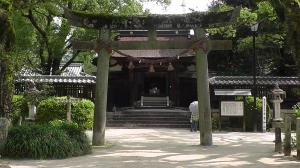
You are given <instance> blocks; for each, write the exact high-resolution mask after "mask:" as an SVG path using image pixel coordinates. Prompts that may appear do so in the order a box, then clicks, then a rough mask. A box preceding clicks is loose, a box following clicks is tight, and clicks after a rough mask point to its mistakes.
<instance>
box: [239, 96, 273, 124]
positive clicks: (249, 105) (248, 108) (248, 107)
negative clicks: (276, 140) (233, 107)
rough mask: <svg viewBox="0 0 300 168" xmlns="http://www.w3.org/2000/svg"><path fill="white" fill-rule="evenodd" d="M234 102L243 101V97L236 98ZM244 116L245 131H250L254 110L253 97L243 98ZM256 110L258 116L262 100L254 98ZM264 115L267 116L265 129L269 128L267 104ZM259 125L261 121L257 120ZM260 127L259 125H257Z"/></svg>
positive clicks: (269, 118) (269, 119)
mask: <svg viewBox="0 0 300 168" xmlns="http://www.w3.org/2000/svg"><path fill="white" fill-rule="evenodd" d="M236 100H243V97H237V99H236ZM244 107H245V108H244V115H245V117H246V129H247V130H251V128H252V123H253V121H252V115H253V110H254V97H252V96H247V97H245V104H244ZM256 109H257V111H258V114H257V115H259V112H261V111H262V99H261V98H259V97H257V98H256ZM266 115H267V128H268V127H270V126H271V116H270V115H271V113H270V106H269V105H268V104H267V112H266ZM259 122H260V123H261V122H262V121H261V120H259V121H258V123H259ZM259 125H261V124H259Z"/></svg>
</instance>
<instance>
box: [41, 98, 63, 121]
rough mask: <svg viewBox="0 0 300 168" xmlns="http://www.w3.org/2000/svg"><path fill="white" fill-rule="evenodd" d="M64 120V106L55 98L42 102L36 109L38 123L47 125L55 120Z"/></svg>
mask: <svg viewBox="0 0 300 168" xmlns="http://www.w3.org/2000/svg"><path fill="white" fill-rule="evenodd" d="M65 118H66V105H65V103H63V102H62V101H59V100H58V99H56V98H55V97H50V98H48V99H45V100H42V101H41V102H40V104H39V105H38V107H37V113H36V121H37V122H38V123H48V122H49V121H53V120H56V119H60V120H63V119H65Z"/></svg>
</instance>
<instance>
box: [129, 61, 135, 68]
mask: <svg viewBox="0 0 300 168" xmlns="http://www.w3.org/2000/svg"><path fill="white" fill-rule="evenodd" d="M134 68H135V66H134V65H133V62H132V61H130V62H129V64H128V69H129V70H133V69H134Z"/></svg>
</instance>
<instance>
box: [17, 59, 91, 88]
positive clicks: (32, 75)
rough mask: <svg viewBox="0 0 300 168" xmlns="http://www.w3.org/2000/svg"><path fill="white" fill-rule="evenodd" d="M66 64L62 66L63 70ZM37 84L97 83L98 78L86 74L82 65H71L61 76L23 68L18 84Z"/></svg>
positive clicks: (18, 77)
mask: <svg viewBox="0 0 300 168" xmlns="http://www.w3.org/2000/svg"><path fill="white" fill-rule="evenodd" d="M63 66H64V64H60V68H62V67H63ZM28 81H33V82H35V83H96V77H95V76H92V75H89V74H87V73H85V72H84V70H83V64H82V63H71V64H70V65H69V66H68V67H67V68H66V69H65V70H64V71H63V72H62V73H61V75H42V74H40V73H37V72H35V71H34V70H33V69H30V68H23V69H22V70H21V72H20V73H19V74H18V75H17V77H16V82H28Z"/></svg>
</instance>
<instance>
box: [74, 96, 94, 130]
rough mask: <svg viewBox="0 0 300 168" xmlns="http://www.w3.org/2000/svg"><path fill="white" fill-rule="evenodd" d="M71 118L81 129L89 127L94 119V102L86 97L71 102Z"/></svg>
mask: <svg viewBox="0 0 300 168" xmlns="http://www.w3.org/2000/svg"><path fill="white" fill-rule="evenodd" d="M71 111H72V120H73V121H74V122H76V123H77V124H78V125H79V126H80V127H81V128H83V129H91V128H92V127H93V119H94V117H93V116H94V103H93V102H92V101H90V100H87V99H82V100H80V101H79V102H78V103H73V107H72V110H71Z"/></svg>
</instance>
